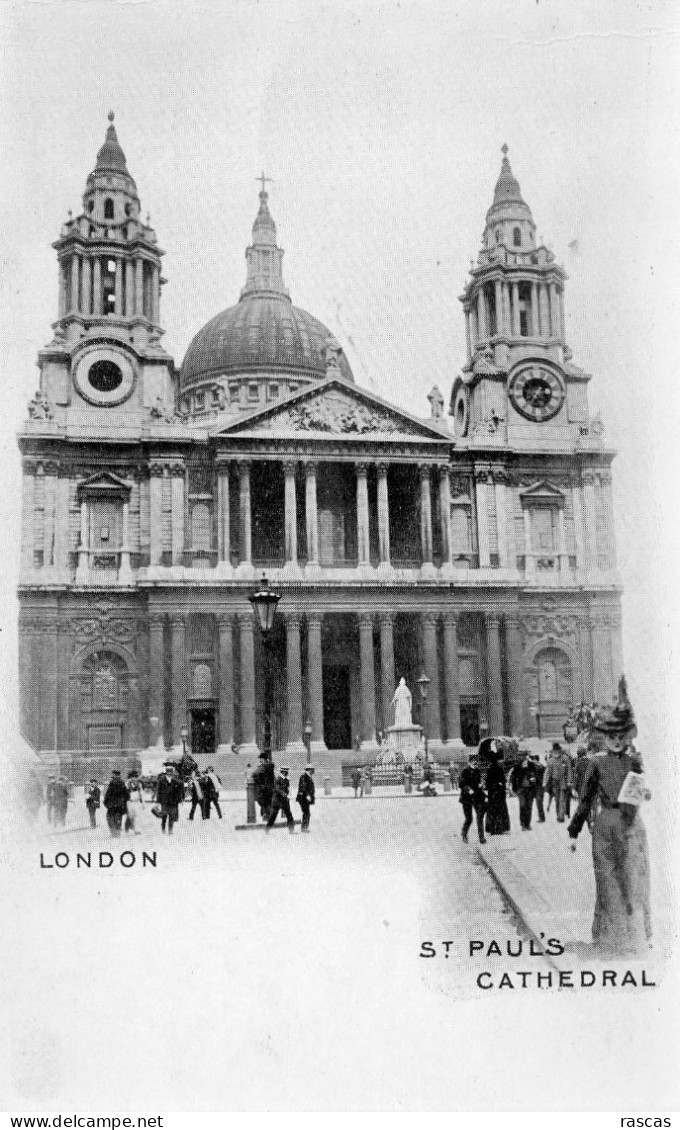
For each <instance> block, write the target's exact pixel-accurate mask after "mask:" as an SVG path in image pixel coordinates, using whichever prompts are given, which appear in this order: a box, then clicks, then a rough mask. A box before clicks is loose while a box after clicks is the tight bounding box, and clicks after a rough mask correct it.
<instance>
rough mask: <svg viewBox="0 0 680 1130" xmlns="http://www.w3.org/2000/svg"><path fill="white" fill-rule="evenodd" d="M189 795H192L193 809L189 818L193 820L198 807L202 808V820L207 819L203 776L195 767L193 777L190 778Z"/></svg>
mask: <svg viewBox="0 0 680 1130" xmlns="http://www.w3.org/2000/svg"><path fill="white" fill-rule="evenodd" d="M189 790H190V792H189V795H190V796H191V811H190V813H189V819H190V820H193V818H194V813H195V811H196V809H197V808H200V810H201V820H205V818H206V817H205V791H204V788H203V778H202V777H201V776H200V775H199V772H198V770H197V769H193V770H192V772H191V777H190V778H189Z"/></svg>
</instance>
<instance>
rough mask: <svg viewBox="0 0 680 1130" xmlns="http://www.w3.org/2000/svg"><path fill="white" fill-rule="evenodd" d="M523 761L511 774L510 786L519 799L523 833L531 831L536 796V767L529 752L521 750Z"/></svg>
mask: <svg viewBox="0 0 680 1130" xmlns="http://www.w3.org/2000/svg"><path fill="white" fill-rule="evenodd" d="M520 757H521V759H522V760H521V761H519V762H518V763H517V765H515V767H514V769H513V770H512V773H511V774H510V786H511V788H512V791H513V793H515V795H516V796H517V797H518V799H519V823H520V827H521V829H522V831H523V832H530V831H531V810H532V808H533V806H534V797H535V796H536V766H535V765H534V763H533V761H530V760H529V750H528V749H522V750H520Z"/></svg>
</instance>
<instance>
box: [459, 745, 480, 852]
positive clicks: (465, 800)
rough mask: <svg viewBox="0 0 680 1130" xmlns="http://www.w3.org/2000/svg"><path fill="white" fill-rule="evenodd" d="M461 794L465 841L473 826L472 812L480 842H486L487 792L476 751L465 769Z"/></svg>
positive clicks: (461, 783)
mask: <svg viewBox="0 0 680 1130" xmlns="http://www.w3.org/2000/svg"><path fill="white" fill-rule="evenodd" d="M458 783H459V786H460V796H459V798H458V799H459V801H460V803H461V804H462V806H463V816H464V817H465V823H464V824H463V830H462V832H461V836H462V837H463V843H465V844H466V843H467V842H468V832H469V831H470V827H471V826H472V814H473V812H474V814H475V815H476V817H477V834H478V836H479V842H480V844H485V843H486V837H485V835H484V813H485V811H486V793H485V792H484V787H483V785H482V774H481V773H480V770H479V758H478V757H477V754H476V753H471V754H470V764H469V765H466V766H465V768H464V769H463V771H462V773H461V775H460V779H459V782H458Z"/></svg>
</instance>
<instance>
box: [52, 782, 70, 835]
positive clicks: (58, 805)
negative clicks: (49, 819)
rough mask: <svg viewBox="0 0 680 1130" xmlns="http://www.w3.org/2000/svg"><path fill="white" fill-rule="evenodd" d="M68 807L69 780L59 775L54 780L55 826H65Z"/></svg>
mask: <svg viewBox="0 0 680 1130" xmlns="http://www.w3.org/2000/svg"><path fill="white" fill-rule="evenodd" d="M67 809H68V781H67V780H66V778H65V777H62V776H59V777H57V779H56V781H55V782H54V826H55V828H56V827H61V828H63V827H64V824H65V823H66V810H67Z"/></svg>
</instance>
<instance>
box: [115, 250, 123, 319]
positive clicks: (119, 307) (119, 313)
mask: <svg viewBox="0 0 680 1130" xmlns="http://www.w3.org/2000/svg"><path fill="white" fill-rule="evenodd" d="M115 264H116V274H115V278H114V295H115V302H116V317H117V318H122V317H123V261H122V259H118V258H117V259H116V260H115Z"/></svg>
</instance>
